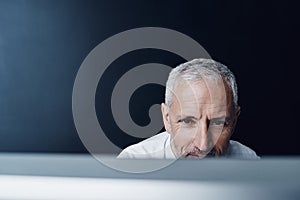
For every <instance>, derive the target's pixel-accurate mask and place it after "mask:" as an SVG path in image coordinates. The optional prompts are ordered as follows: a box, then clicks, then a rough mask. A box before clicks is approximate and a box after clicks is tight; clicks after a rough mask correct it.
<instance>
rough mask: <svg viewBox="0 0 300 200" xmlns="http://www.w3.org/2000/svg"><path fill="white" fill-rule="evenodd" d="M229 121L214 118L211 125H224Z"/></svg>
mask: <svg viewBox="0 0 300 200" xmlns="http://www.w3.org/2000/svg"><path fill="white" fill-rule="evenodd" d="M226 124H227V123H226V122H225V121H223V120H212V121H211V122H210V125H215V126H222V125H226Z"/></svg>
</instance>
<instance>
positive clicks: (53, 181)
mask: <svg viewBox="0 0 300 200" xmlns="http://www.w3.org/2000/svg"><path fill="white" fill-rule="evenodd" d="M0 188H1V191H0V199H33V200H35V199H39V200H41V199H51V200H52V199H121V200H122V199H123V200H127V199H149V200H150V199H151V200H156V199H172V200H176V199H185V198H187V199H199V198H200V197H201V198H205V199H220V197H221V199H226V198H230V199H248V198H247V196H245V194H247V193H248V192H251V193H252V192H255V194H256V195H257V194H258V193H259V189H258V188H257V187H254V186H253V185H252V186H249V185H239V184H237V183H235V184H232V183H231V184H224V183H212V182H187V181H157V180H128V179H93V178H66V177H37V176H36V177H34V176H6V175H1V176H0ZM233 197H234V198H233ZM251 197H252V198H253V196H251ZM260 197H262V196H261V194H260Z"/></svg>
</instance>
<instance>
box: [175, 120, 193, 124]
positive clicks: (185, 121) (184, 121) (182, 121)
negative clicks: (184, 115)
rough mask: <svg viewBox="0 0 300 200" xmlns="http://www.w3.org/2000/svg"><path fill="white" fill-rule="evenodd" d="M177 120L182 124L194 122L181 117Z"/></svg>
mask: <svg viewBox="0 0 300 200" xmlns="http://www.w3.org/2000/svg"><path fill="white" fill-rule="evenodd" d="M179 122H181V123H184V124H194V123H195V121H194V120H192V119H181V120H179Z"/></svg>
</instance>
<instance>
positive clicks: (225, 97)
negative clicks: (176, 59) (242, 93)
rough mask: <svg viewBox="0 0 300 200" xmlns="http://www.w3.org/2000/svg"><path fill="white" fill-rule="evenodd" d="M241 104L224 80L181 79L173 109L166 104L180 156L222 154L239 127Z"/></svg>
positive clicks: (169, 129)
mask: <svg viewBox="0 0 300 200" xmlns="http://www.w3.org/2000/svg"><path fill="white" fill-rule="evenodd" d="M239 111H240V108H239V107H238V109H237V110H234V109H233V101H232V92H231V90H230V89H229V87H228V85H227V84H226V83H224V82H223V81H222V80H220V81H210V80H206V81H198V82H187V81H177V84H175V87H174V91H173V95H172V103H171V105H170V107H169V112H168V110H167V107H166V105H165V104H162V112H163V118H164V124H165V128H166V130H167V132H168V133H170V134H171V148H172V151H173V152H174V154H175V155H176V157H177V158H178V157H198V158H203V157H205V156H221V155H222V154H224V153H225V152H226V150H227V146H228V142H229V139H230V137H231V134H232V132H233V130H234V128H235V124H236V120H237V117H238V115H239Z"/></svg>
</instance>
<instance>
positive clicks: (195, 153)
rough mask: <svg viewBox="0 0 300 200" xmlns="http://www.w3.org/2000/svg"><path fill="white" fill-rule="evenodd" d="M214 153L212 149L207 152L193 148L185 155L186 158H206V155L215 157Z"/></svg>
mask: <svg viewBox="0 0 300 200" xmlns="http://www.w3.org/2000/svg"><path fill="white" fill-rule="evenodd" d="M215 156H216V155H215V153H214V151H213V150H211V151H209V152H201V150H193V151H191V152H188V153H187V154H186V155H185V157H186V158H205V157H206V158H207V157H215Z"/></svg>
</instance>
